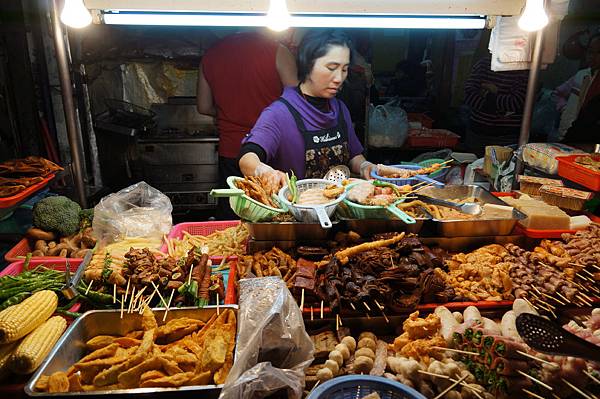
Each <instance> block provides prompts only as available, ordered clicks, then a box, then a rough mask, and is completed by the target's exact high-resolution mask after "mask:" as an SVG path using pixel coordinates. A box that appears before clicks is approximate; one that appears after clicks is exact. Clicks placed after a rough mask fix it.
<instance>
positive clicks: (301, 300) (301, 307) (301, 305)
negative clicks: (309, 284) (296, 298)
mask: <svg viewBox="0 0 600 399" xmlns="http://www.w3.org/2000/svg"><path fill="white" fill-rule="evenodd" d="M300 311H301V312H304V288H302V295H301V296H300Z"/></svg>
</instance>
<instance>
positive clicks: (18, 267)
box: [0, 257, 83, 312]
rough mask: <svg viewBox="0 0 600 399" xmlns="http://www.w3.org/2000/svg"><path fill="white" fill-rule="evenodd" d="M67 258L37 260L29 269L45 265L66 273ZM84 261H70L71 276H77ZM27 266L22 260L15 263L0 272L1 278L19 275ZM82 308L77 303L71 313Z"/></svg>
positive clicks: (32, 261) (30, 263)
mask: <svg viewBox="0 0 600 399" xmlns="http://www.w3.org/2000/svg"><path fill="white" fill-rule="evenodd" d="M66 261H67V260H66V259H65V258H57V257H55V258H52V259H51V260H50V259H35V260H33V259H32V260H31V261H30V262H29V269H35V268H36V267H37V266H40V265H44V266H46V267H47V268H48V269H53V270H58V271H59V272H64V271H66V270H67V265H66ZM82 261H83V260H82V259H69V264H70V265H71V275H73V274H75V272H76V271H77V268H78V267H79V264H80V263H81V262H82ZM24 266H25V261H24V260H20V261H18V262H13V263H11V264H10V265H8V266H6V267H5V268H4V269H3V270H2V271H0V277H2V276H16V275H18V274H21V273H23V272H24V271H25V270H23V267H24ZM80 308H81V304H80V303H79V302H77V303H75V304H74V305H73V306H72V307H71V308H70V309H69V312H78V311H79V309H80Z"/></svg>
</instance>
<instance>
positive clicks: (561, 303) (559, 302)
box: [542, 292, 565, 306]
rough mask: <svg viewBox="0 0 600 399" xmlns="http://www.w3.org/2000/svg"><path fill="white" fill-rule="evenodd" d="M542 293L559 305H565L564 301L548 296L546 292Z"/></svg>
mask: <svg viewBox="0 0 600 399" xmlns="http://www.w3.org/2000/svg"><path fill="white" fill-rule="evenodd" d="M542 295H543V296H545V297H546V298H548V299H553V300H554V301H556V303H558V304H559V305H562V306H565V303H564V302H562V301H561V300H559V299H557V298H554V297H553V296H550V295H548V294H546V293H545V292H542Z"/></svg>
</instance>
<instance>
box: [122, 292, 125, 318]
mask: <svg viewBox="0 0 600 399" xmlns="http://www.w3.org/2000/svg"><path fill="white" fill-rule="evenodd" d="M124 303H125V295H124V294H121V319H122V318H123V307H124V306H125V305H124Z"/></svg>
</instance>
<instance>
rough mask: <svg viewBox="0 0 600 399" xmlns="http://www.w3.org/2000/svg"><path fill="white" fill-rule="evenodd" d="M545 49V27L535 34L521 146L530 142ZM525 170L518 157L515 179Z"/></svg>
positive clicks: (514, 182) (515, 180)
mask: <svg viewBox="0 0 600 399" xmlns="http://www.w3.org/2000/svg"><path fill="white" fill-rule="evenodd" d="M543 49H544V29H540V30H538V31H537V33H536V35H535V44H534V46H533V55H532V57H531V68H530V69H529V81H528V82H527V96H526V97H525V108H524V109H523V122H521V132H520V135H519V148H521V146H523V145H525V144H527V143H528V142H529V131H530V130H531V115H532V114H533V106H534V105H535V91H536V88H537V83H538V77H539V75H540V67H541V66H542V50H543ZM522 171H523V162H522V161H521V160H520V159H519V158H517V162H516V165H515V179H514V180H513V184H516V182H517V179H516V177H517V175H519V174H521V173H522Z"/></svg>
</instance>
